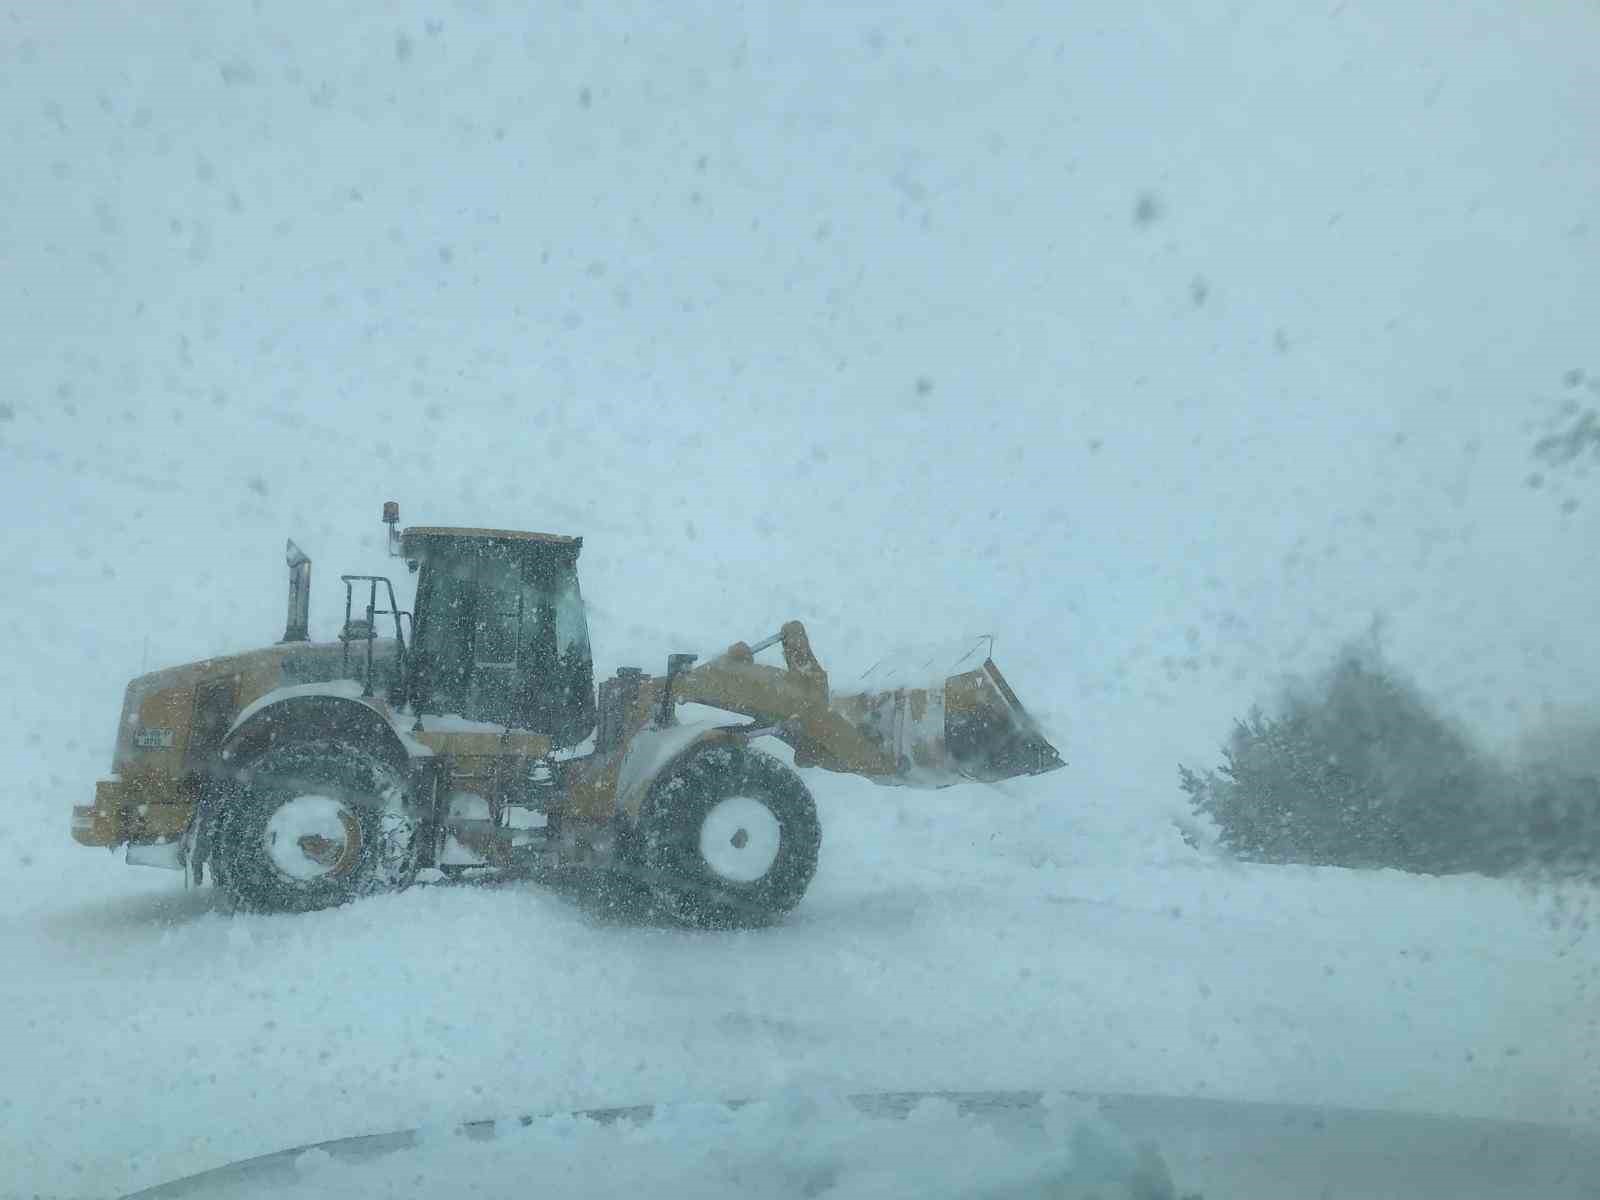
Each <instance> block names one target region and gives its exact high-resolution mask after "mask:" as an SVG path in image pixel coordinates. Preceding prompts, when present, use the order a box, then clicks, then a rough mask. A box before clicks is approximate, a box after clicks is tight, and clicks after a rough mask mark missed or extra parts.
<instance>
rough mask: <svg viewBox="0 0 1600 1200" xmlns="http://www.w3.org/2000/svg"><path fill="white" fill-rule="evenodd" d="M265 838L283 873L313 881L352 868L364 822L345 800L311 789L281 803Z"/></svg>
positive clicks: (271, 818) (292, 877) (297, 879)
mask: <svg viewBox="0 0 1600 1200" xmlns="http://www.w3.org/2000/svg"><path fill="white" fill-rule="evenodd" d="M262 838H263V840H264V841H265V843H266V848H267V857H268V858H269V859H270V860H271V861H272V865H273V866H274V867H276V868H277V870H278V871H279V873H280V874H282V875H283V876H284V877H285V878H286V879H292V880H295V881H296V882H300V883H310V882H313V881H315V880H318V879H326V878H327V877H328V876H330V875H340V874H343V873H344V872H345V871H347V870H349V869H350V867H351V866H352V865H353V864H354V862H355V858H356V853H357V851H358V850H359V849H360V847H361V826H360V825H359V824H358V823H357V822H356V817H355V814H354V813H353V812H351V811H350V808H349V805H347V804H346V803H345V802H344V801H342V800H336V799H334V798H333V797H332V796H323V795H319V794H317V793H308V794H306V795H303V796H296V797H295V798H294V799H292V800H289V801H286V802H285V803H284V804H282V805H280V806H279V808H278V810H277V811H276V812H274V813H273V814H272V816H271V817H269V818H268V819H267V827H266V830H265V831H264V832H263V834H262Z"/></svg>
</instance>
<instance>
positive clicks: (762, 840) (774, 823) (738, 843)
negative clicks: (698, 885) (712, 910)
mask: <svg viewBox="0 0 1600 1200" xmlns="http://www.w3.org/2000/svg"><path fill="white" fill-rule="evenodd" d="M781 840H782V830H781V828H780V827H779V825H778V818H777V817H775V816H773V814H772V810H771V809H770V808H768V807H767V806H766V805H765V804H763V803H762V802H761V801H760V800H756V799H753V798H751V797H749V796H729V797H728V798H727V799H726V800H723V801H720V802H719V803H717V804H716V805H714V806H713V807H712V809H711V811H710V812H708V813H707V814H706V819H705V820H704V821H702V822H701V824H700V857H701V858H702V859H704V860H705V864H706V866H708V867H710V868H711V870H712V871H714V872H715V873H716V874H717V875H718V876H719V877H720V878H722V879H726V880H727V881H728V882H730V883H754V882H755V881H756V880H758V879H760V878H761V877H762V876H764V875H766V873H767V872H768V871H770V870H772V864H773V863H775V862H777V861H778V843H779V842H780V841H781Z"/></svg>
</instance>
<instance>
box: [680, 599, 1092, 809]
mask: <svg viewBox="0 0 1600 1200" xmlns="http://www.w3.org/2000/svg"><path fill="white" fill-rule="evenodd" d="M775 643H781V644H782V646H783V655H784V663H785V665H784V666H783V667H776V666H768V665H766V664H763V663H758V662H756V661H755V655H756V653H757V652H759V651H760V650H762V649H765V648H766V647H767V646H768V645H772V644H775ZM672 691H673V699H674V700H675V701H678V702H684V701H693V702H696V703H700V704H706V705H710V706H712V707H715V708H720V709H724V710H726V711H728V712H735V713H739V714H740V715H742V716H745V717H749V718H750V719H751V720H753V721H755V722H757V723H758V724H760V725H768V726H772V727H773V733H774V734H776V736H778V737H780V738H782V739H783V740H784V741H785V742H787V743H788V744H789V745H790V746H792V747H793V748H794V751H795V762H796V764H797V765H799V766H819V767H823V768H825V769H826V770H830V771H839V772H843V773H847V774H851V775H861V776H865V777H866V778H868V779H871V780H873V781H874V782H878V783H887V784H901V785H906V786H912V787H945V786H948V785H950V784H953V783H959V782H963V781H966V780H972V779H978V780H985V781H994V780H999V779H1008V778H1011V777H1013V776H1017V775H1033V774H1039V773H1041V772H1043V771H1050V770H1054V769H1055V768H1057V767H1060V766H1062V765H1063V763H1062V760H1061V756H1060V755H1059V754H1058V753H1057V752H1056V749H1055V747H1053V746H1052V745H1051V744H1050V743H1049V741H1048V740H1047V739H1046V738H1045V737H1044V735H1043V734H1042V733H1041V732H1040V730H1039V728H1038V726H1037V725H1036V724H1035V723H1034V722H1033V720H1032V719H1031V718H1030V717H1029V716H1028V714H1027V713H1026V712H1025V711H1024V709H1023V708H1022V705H1021V704H1020V702H1018V700H1017V698H1016V694H1015V693H1014V692H1012V690H1011V688H1010V686H1009V685H1008V684H1007V683H1006V681H1005V679H1004V677H1003V676H1001V674H1000V671H999V668H998V667H996V666H995V664H994V662H993V660H992V659H989V658H985V659H984V661H983V663H982V665H981V666H979V667H977V668H975V669H972V670H969V671H965V672H962V673H960V674H956V675H951V676H949V677H947V678H945V679H944V681H943V684H942V686H941V685H940V684H939V683H938V682H937V681H935V682H934V683H933V685H932V686H923V687H903V686H893V687H888V688H885V689H880V690H877V691H867V692H860V693H855V694H850V695H843V696H836V695H834V694H833V693H832V692H831V690H830V688H829V684H828V674H827V672H826V671H825V670H823V668H822V665H821V663H819V662H818V661H817V658H816V655H815V654H814V653H813V652H812V650H811V643H810V639H809V638H808V637H807V635H806V630H805V626H804V625H802V624H801V623H800V622H799V621H790V622H788V623H787V624H786V625H784V627H783V629H782V630H781V631H780V632H779V633H777V634H775V635H774V636H773V637H771V638H768V639H766V640H765V641H763V642H759V643H757V644H756V645H755V646H753V647H752V646H750V645H748V644H746V643H744V642H736V643H734V644H733V645H732V646H730V647H729V648H728V649H727V650H726V651H725V652H724V653H722V654H721V655H719V656H718V657H716V658H714V659H711V660H710V661H709V662H706V663H704V664H702V665H700V666H698V667H695V668H694V669H692V670H689V671H685V672H682V673H681V674H679V675H678V676H677V677H676V678H675V679H674V681H673V684H672Z"/></svg>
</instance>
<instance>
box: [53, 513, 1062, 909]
mask: <svg viewBox="0 0 1600 1200" xmlns="http://www.w3.org/2000/svg"><path fill="white" fill-rule="evenodd" d="M384 521H385V523H386V524H388V526H389V534H388V536H389V544H390V550H391V553H392V554H395V555H397V556H398V557H400V558H402V559H404V560H405V562H406V564H407V566H408V567H409V568H410V569H411V570H412V571H413V572H416V573H417V586H416V599H415V612H414V613H413V612H408V611H403V610H401V609H400V607H399V604H398V603H397V601H396V597H395V590H394V587H393V585H392V583H391V581H390V580H389V579H388V578H387V577H384V576H369V575H345V576H341V580H342V581H343V583H344V587H345V623H344V627H343V629H342V630H341V631H340V634H339V637H338V638H337V639H336V640H334V641H331V642H326V643H314V642H311V641H309V640H308V632H307V614H308V605H309V591H310V580H311V563H310V560H309V559H308V558H307V557H306V556H305V555H304V554H303V553H302V552H301V551H300V550H299V549H298V548H297V547H296V546H295V545H294V543H293V542H290V543H289V545H288V564H289V572H290V582H289V618H288V624H287V628H286V630H285V634H284V639H283V641H281V642H279V643H278V644H276V645H273V646H270V647H267V648H265V649H260V650H251V651H247V652H245V653H242V654H236V655H229V656H227V657H222V658H211V659H206V660H204V661H201V662H195V663H189V664H187V665H184V666H178V667H170V668H168V669H166V670H161V671H156V672H153V673H151V674H148V675H143V676H140V677H139V678H138V679H135V680H134V681H133V682H132V683H130V684H129V685H128V688H127V693H126V697H125V699H124V702H123V707H122V716H121V720H120V722H119V724H118V726H117V738H116V750H115V757H114V761H113V764H112V766H113V771H114V772H115V773H114V774H113V775H112V777H111V778H109V779H104V780H101V781H100V782H99V783H98V784H97V785H96V787H95V797H94V803H93V804H91V805H86V806H80V807H75V808H74V809H73V821H72V833H73V837H74V838H75V839H76V840H77V841H79V842H81V843H82V844H84V845H86V846H106V847H117V846H126V847H127V860H128V862H130V863H135V864H142V865H149V866H166V867H172V868H175V869H179V870H185V871H187V872H188V873H189V877H190V878H191V879H192V880H193V881H195V882H196V883H198V882H201V881H203V880H204V879H205V878H206V877H207V874H209V877H210V879H211V880H212V881H213V882H214V883H215V884H217V885H218V886H220V887H221V888H223V889H224V890H225V891H226V892H227V893H228V895H229V896H231V897H232V899H233V901H234V902H235V903H236V904H237V905H239V906H240V907H243V908H248V909H253V910H259V911H279V912H303V911H309V910H312V909H319V908H325V907H328V906H331V905H336V904H340V903H343V902H344V901H346V900H349V899H351V898H353V897H355V896H359V895H362V894H366V893H369V892H373V891H377V890H383V889H391V888H399V887H404V886H406V885H407V884H408V883H410V882H411V881H412V880H414V879H415V878H416V876H417V874H418V872H420V871H423V870H437V871H438V872H440V873H441V874H443V875H445V876H447V877H448V876H455V875H462V874H481V873H487V872H521V873H531V874H535V875H537V874H538V873H540V872H541V871H552V870H560V869H562V868H568V867H572V868H581V869H584V870H586V871H591V872H593V871H596V870H597V871H598V877H600V878H608V877H611V876H613V875H615V876H617V877H625V878H631V879H633V880H635V881H642V883H643V885H644V886H647V887H648V888H650V889H652V890H653V892H654V893H656V894H659V895H660V896H663V897H666V898H668V900H669V901H670V903H671V905H672V906H673V911H674V912H675V913H677V914H678V915H681V916H682V917H684V918H686V919H688V920H691V921H693V922H696V923H701V924H707V925H714V926H731V925H756V924H762V923H766V922H770V921H772V920H774V919H776V918H778V917H780V916H781V915H782V914H784V913H785V912H787V911H788V910H789V909H791V908H793V907H794V905H795V904H797V903H798V902H799V901H800V898H801V897H802V896H803V895H804V893H805V890H806V888H807V886H808V885H809V883H810V882H811V877H812V875H813V874H814V872H815V870H816V864H817V854H818V850H819V847H820V845H821V829H820V826H819V823H818V820H817V811H816V806H815V804H814V803H813V801H812V798H811V793H810V791H809V790H808V789H807V788H806V785H805V783H804V781H803V780H802V779H801V777H800V775H799V774H798V773H797V772H796V771H795V770H794V769H792V768H791V767H789V766H788V765H786V764H785V763H783V762H782V761H780V760H779V759H777V758H774V757H773V756H772V755H770V754H767V753H765V752H763V751H762V750H760V749H759V748H757V747H756V746H755V745H753V744H752V743H753V742H754V741H755V740H756V739H758V738H760V737H763V736H767V735H771V736H774V737H777V738H779V739H781V740H782V741H784V742H786V743H787V744H788V745H789V746H791V747H792V748H793V750H794V761H795V764H796V766H799V767H821V768H824V769H826V770H830V771H842V772H848V773H851V774H855V775H861V776H865V777H866V778H868V779H871V780H874V781H876V782H879V783H885V784H901V785H906V786H912V787H942V786H945V785H947V784H950V783H955V782H960V781H962V780H986V781H993V780H1000V779H1006V778H1010V777H1013V776H1017V775H1027V774H1037V773H1040V772H1043V771H1049V770H1053V769H1055V768H1056V767H1059V766H1061V765H1062V763H1061V758H1060V756H1059V755H1058V754H1057V752H1056V750H1055V749H1054V747H1052V746H1051V744H1050V743H1049V741H1047V740H1046V738H1045V737H1044V736H1043V735H1042V734H1041V732H1040V731H1039V729H1038V728H1037V726H1036V725H1035V724H1034V722H1033V721H1032V720H1030V718H1029V717H1028V715H1027V713H1026V712H1025V711H1024V710H1023V708H1022V705H1021V704H1020V703H1019V702H1018V701H1017V698H1016V696H1015V695H1014V694H1013V693H1012V691H1011V688H1010V687H1009V686H1008V685H1007V684H1006V681H1005V679H1004V677H1003V676H1001V674H1000V671H999V669H998V668H996V666H995V665H994V663H993V661H992V660H991V659H989V658H987V657H985V658H984V659H983V660H982V661H981V662H977V663H976V665H972V666H970V669H967V670H964V671H961V672H959V673H955V674H951V675H949V676H948V677H947V678H944V679H943V681H942V683H941V682H938V681H937V680H936V681H935V682H934V683H933V684H932V685H931V686H913V685H912V684H911V683H910V682H903V681H900V680H897V679H894V678H887V679H884V680H882V681H881V682H880V683H878V684H877V685H876V686H875V687H874V688H873V689H872V690H867V691H861V692H857V693H853V694H838V693H836V691H835V690H834V689H831V688H830V686H829V680H828V675H827V672H826V671H824V670H823V668H822V666H821V664H820V663H819V662H818V661H817V659H816V657H815V655H814V654H813V653H812V651H811V647H810V645H809V643H808V640H807V637H806V631H805V629H804V627H803V626H802V625H801V624H800V623H799V622H797V621H791V622H789V623H788V624H786V625H784V626H783V628H782V629H781V630H780V631H779V632H778V633H776V634H774V635H773V636H771V637H769V638H765V639H763V640H760V641H757V642H755V643H753V644H750V643H744V642H737V643H735V644H734V645H732V646H730V647H729V648H728V649H727V650H726V651H725V652H723V653H722V654H720V655H718V656H717V657H715V658H712V659H711V660H709V661H707V662H703V663H700V662H698V660H697V659H696V657H695V656H694V655H689V654H671V655H668V656H667V660H666V670H665V671H664V673H662V674H661V675H650V674H647V673H646V672H645V671H643V670H641V669H639V668H634V667H624V668H622V669H620V670H619V671H617V673H616V675H615V677H614V678H611V679H607V680H605V681H604V682H602V683H601V684H600V686H599V689H598V695H597V693H596V689H595V686H594V669H593V665H592V659H591V656H590V650H589V632H588V622H587V620H586V617H585V612H584V607H583V600H582V596H581V594H580V592H579V589H578V574H577V562H578V553H579V550H580V549H581V547H582V544H583V543H582V539H581V538H576V537H561V536H556V535H553V534H543V533H522V532H515V531H511V530H499V529H456V528H438V527H424V528H410V529H407V530H405V532H404V533H403V534H402V533H400V531H399V530H398V528H397V525H398V521H399V506H398V505H397V504H395V503H394V502H392V501H391V502H390V503H388V504H386V505H385V506H384ZM380 633H381V634H382V636H380ZM769 647H781V652H782V655H783V662H784V665H783V666H781V667H779V666H775V665H768V664H766V663H762V662H758V661H756V658H757V655H758V654H760V653H761V652H762V651H764V650H767V649H768V648H769ZM973 657H974V659H975V658H976V654H974V656H973ZM958 665H959V664H958ZM684 704H695V705H700V706H706V707H708V708H710V709H716V710H720V711H721V712H722V713H724V714H730V715H729V716H726V717H723V718H722V719H720V720H710V721H707V720H699V721H693V722H686V721H680V720H679V718H678V714H677V709H678V707H679V706H680V705H684ZM735 716H737V717H743V718H745V720H744V721H742V722H740V721H736V720H735V719H734V717H735Z"/></svg>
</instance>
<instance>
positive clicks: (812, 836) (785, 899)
mask: <svg viewBox="0 0 1600 1200" xmlns="http://www.w3.org/2000/svg"><path fill="white" fill-rule="evenodd" d="M634 846H635V854H636V856H637V857H638V859H639V860H640V865H641V866H642V867H643V868H644V869H645V870H646V872H647V873H648V874H650V875H651V876H654V877H656V878H658V879H665V880H666V886H667V887H668V888H669V889H670V890H671V892H672V894H673V900H674V905H675V908H676V910H677V915H678V916H679V917H680V918H682V919H683V920H685V921H687V922H688V923H690V924H694V925H699V926H704V927H709V928H717V929H729V928H749V927H752V926H759V925H768V924H771V923H772V922H774V921H776V920H778V919H779V918H780V917H782V916H783V915H784V914H785V913H787V912H788V911H789V910H790V909H792V908H793V907H794V906H795V905H796V904H798V903H800V898H801V897H802V896H804V895H805V892H806V888H807V887H809V886H810V884H811V879H812V876H814V875H815V874H816V872H817V854H818V852H819V850H820V849H821V846H822V826H821V824H820V823H819V822H818V820H817V806H816V802H815V801H814V800H812V798H811V793H810V791H809V790H807V788H806V785H805V784H804V783H803V782H802V781H801V779H800V776H799V775H797V774H795V772H794V771H792V770H790V769H789V768H788V767H786V766H784V764H783V763H781V762H779V761H778V760H777V759H775V758H773V757H772V756H771V755H770V754H764V753H762V752H761V751H759V750H751V749H749V748H747V747H744V746H740V745H726V744H724V745H717V746H712V747H709V748H706V749H702V750H700V751H698V752H697V753H695V754H694V755H692V756H691V757H690V758H689V759H687V760H686V761H685V762H683V763H682V764H680V765H679V766H677V767H675V768H673V769H672V770H671V771H670V772H669V773H668V774H667V775H666V776H665V777H663V778H662V779H660V780H658V781H657V782H656V784H655V786H654V787H652V788H651V790H650V794H649V796H648V797H646V799H645V802H644V805H643V807H642V809H641V811H640V813H639V827H638V830H637V834H636V837H635V838H634Z"/></svg>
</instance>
